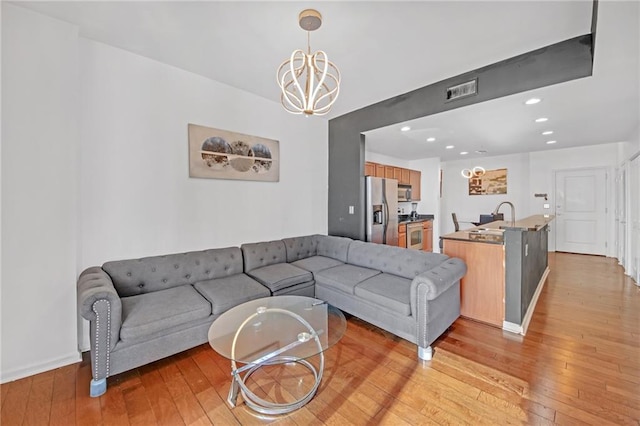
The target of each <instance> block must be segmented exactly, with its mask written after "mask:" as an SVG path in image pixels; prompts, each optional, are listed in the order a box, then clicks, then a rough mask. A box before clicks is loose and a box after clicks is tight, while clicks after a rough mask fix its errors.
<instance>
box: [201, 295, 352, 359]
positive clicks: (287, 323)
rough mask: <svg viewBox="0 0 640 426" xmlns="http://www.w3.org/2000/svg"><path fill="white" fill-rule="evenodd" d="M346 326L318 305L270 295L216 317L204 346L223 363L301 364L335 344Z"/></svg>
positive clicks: (328, 307)
mask: <svg viewBox="0 0 640 426" xmlns="http://www.w3.org/2000/svg"><path fill="white" fill-rule="evenodd" d="M346 327H347V322H346V320H345V317H344V314H343V313H342V312H341V311H340V310H339V309H337V308H335V307H333V306H331V305H329V304H327V303H326V302H324V301H322V300H319V299H314V298H312V297H305V296H273V297H265V298H262V299H256V300H251V301H249V302H246V303H243V304H241V305H238V306H236V307H234V308H231V309H229V310H228V311H226V312H225V313H223V314H222V315H220V316H219V317H218V318H217V319H216V320H215V321H214V322H213V324H212V325H211V328H209V344H210V345H211V347H212V348H213V349H214V350H215V351H216V352H218V353H219V354H220V355H222V356H224V357H225V358H228V359H231V360H234V361H237V362H241V363H244V364H256V363H263V362H268V360H269V359H270V358H274V357H280V356H287V357H292V358H294V359H304V358H308V357H311V356H314V355H318V354H319V353H321V352H323V351H325V350H327V349H329V348H330V347H331V346H333V345H334V344H335V343H337V342H338V340H340V338H341V337H342V335H343V334H344V332H345V330H346ZM234 341H235V345H234Z"/></svg>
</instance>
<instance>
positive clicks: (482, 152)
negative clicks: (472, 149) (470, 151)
mask: <svg viewBox="0 0 640 426" xmlns="http://www.w3.org/2000/svg"><path fill="white" fill-rule="evenodd" d="M486 153H487V150H486V149H479V150H477V151H476V154H486Z"/></svg>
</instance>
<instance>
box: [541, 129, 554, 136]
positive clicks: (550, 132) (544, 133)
mask: <svg viewBox="0 0 640 426" xmlns="http://www.w3.org/2000/svg"><path fill="white" fill-rule="evenodd" d="M542 134H543V135H545V136H547V135H552V134H553V130H547V131H546V132H542Z"/></svg>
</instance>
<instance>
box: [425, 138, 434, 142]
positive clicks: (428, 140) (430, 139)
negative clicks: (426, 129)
mask: <svg viewBox="0 0 640 426" xmlns="http://www.w3.org/2000/svg"><path fill="white" fill-rule="evenodd" d="M435 141H436V138H427V142H435Z"/></svg>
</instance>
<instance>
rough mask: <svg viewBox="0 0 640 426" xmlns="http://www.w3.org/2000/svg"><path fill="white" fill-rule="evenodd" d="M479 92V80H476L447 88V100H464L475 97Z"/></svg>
mask: <svg viewBox="0 0 640 426" xmlns="http://www.w3.org/2000/svg"><path fill="white" fill-rule="evenodd" d="M477 90H478V79H477V78H474V79H473V80H471V81H467V82H466V83H462V84H458V85H456V86H451V87H448V88H447V100H448V101H452V100H454V99H460V98H464V97H466V96H471V95H475V94H476V93H477Z"/></svg>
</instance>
